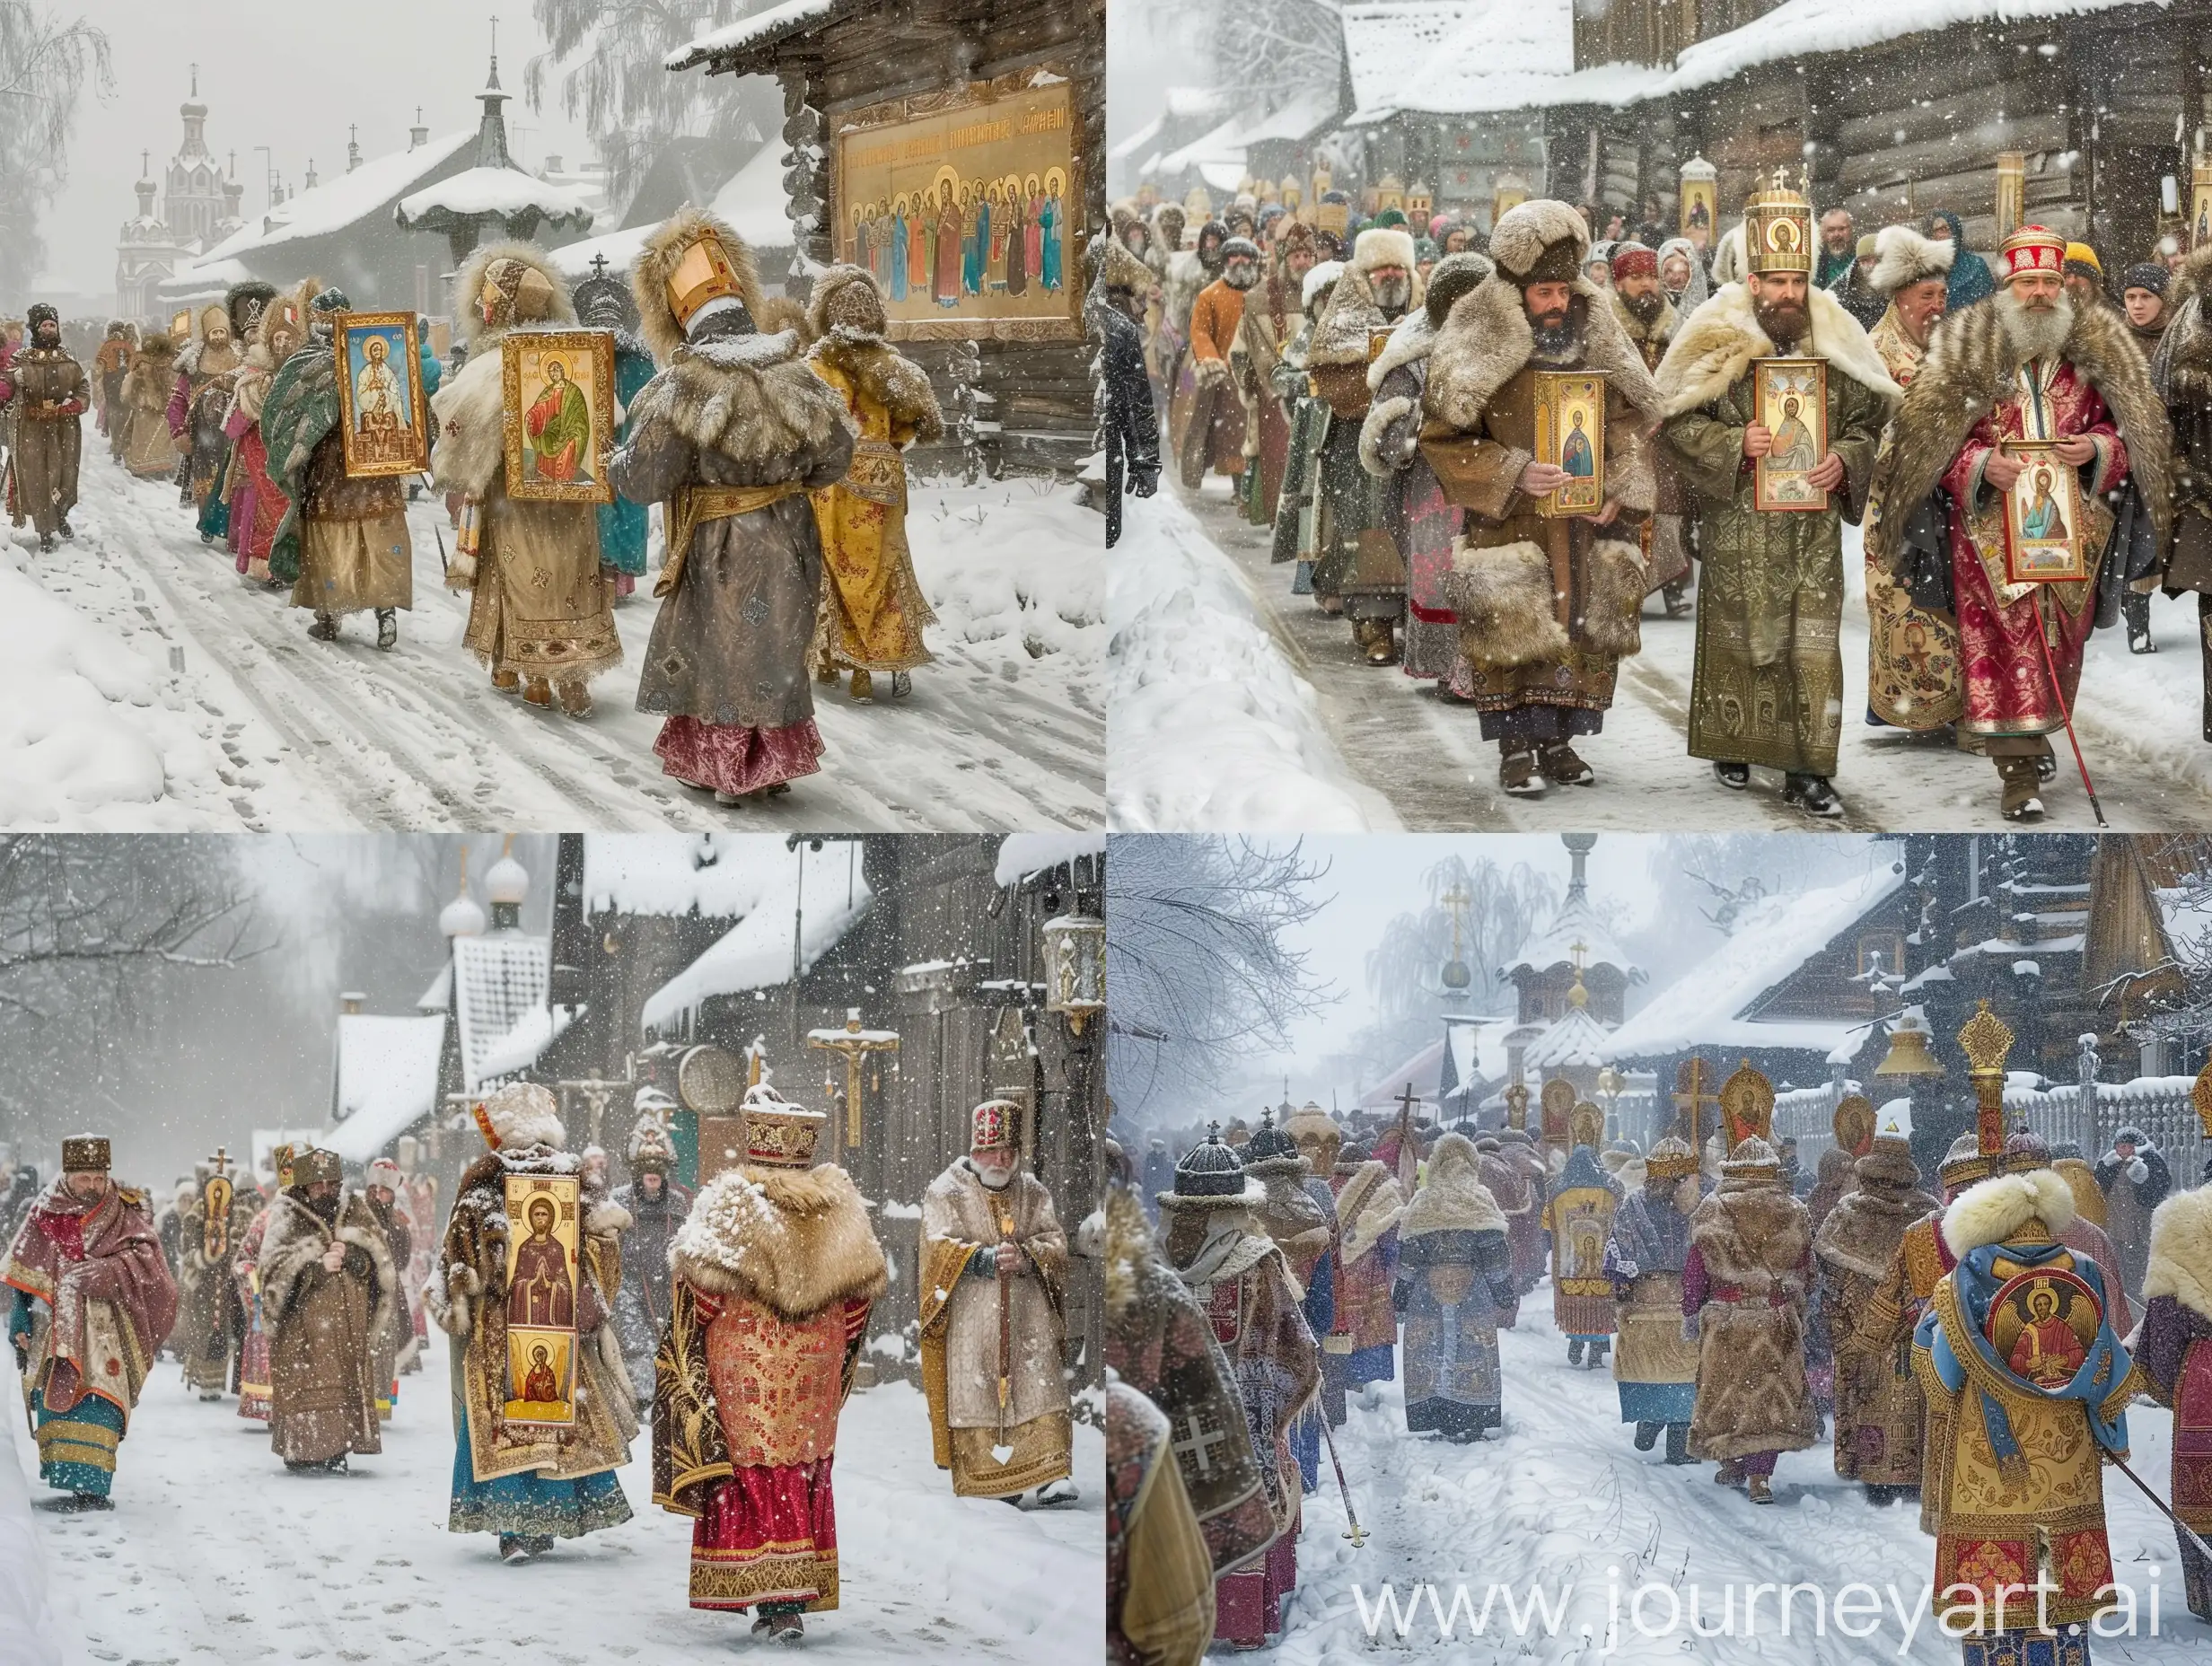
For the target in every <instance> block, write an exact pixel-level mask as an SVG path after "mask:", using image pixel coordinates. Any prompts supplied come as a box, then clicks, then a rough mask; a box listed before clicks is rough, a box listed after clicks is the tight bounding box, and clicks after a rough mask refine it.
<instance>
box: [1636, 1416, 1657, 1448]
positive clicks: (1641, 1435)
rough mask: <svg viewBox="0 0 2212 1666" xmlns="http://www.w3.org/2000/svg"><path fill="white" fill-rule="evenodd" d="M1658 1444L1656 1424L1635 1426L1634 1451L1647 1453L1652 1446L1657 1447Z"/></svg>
mask: <svg viewBox="0 0 2212 1666" xmlns="http://www.w3.org/2000/svg"><path fill="white" fill-rule="evenodd" d="M1658 1442H1659V1425H1657V1424H1655V1423H1639V1424H1637V1425H1636V1450H1637V1451H1639V1452H1647V1451H1650V1450H1651V1449H1652V1448H1653V1447H1654V1446H1655V1445H1657V1444H1658Z"/></svg>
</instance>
